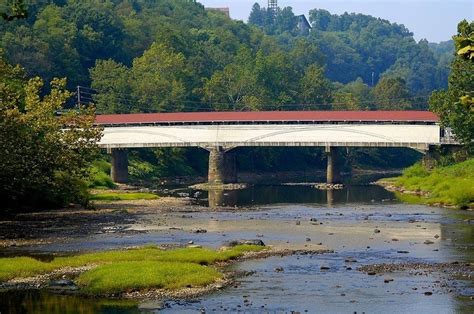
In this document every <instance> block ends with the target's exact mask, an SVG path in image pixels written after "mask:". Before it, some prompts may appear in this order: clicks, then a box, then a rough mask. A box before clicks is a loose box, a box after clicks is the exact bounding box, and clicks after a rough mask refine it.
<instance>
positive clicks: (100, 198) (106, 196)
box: [90, 192, 159, 202]
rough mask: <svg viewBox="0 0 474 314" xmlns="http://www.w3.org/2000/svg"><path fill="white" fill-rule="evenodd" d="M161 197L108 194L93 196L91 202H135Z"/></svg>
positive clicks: (138, 194) (135, 194)
mask: <svg viewBox="0 0 474 314" xmlns="http://www.w3.org/2000/svg"><path fill="white" fill-rule="evenodd" d="M158 198H159V196H158V195H156V194H153V193H121V192H107V193H99V194H91V196H90V200H91V201H109V202H111V201H133V200H155V199H158Z"/></svg>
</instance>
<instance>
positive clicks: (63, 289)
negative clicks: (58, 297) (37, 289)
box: [48, 279, 79, 293]
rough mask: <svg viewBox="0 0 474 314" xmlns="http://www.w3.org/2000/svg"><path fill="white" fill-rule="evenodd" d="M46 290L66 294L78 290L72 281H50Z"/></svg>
mask: <svg viewBox="0 0 474 314" xmlns="http://www.w3.org/2000/svg"><path fill="white" fill-rule="evenodd" d="M48 289H49V290H52V291H54V292H58V293H67V292H72V291H76V290H79V287H78V286H76V284H75V283H74V281H72V280H68V279H61V280H51V281H50V282H49V285H48Z"/></svg>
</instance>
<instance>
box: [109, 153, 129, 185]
mask: <svg viewBox="0 0 474 314" xmlns="http://www.w3.org/2000/svg"><path fill="white" fill-rule="evenodd" d="M110 176H111V177H112V181H114V182H115V183H128V154H127V150H126V149H112V167H111V168H110Z"/></svg>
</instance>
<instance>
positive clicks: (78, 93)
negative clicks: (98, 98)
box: [77, 85, 81, 108]
mask: <svg viewBox="0 0 474 314" xmlns="http://www.w3.org/2000/svg"><path fill="white" fill-rule="evenodd" d="M80 106H81V87H80V86H79V85H78V86H77V107H78V108H79V107H80Z"/></svg>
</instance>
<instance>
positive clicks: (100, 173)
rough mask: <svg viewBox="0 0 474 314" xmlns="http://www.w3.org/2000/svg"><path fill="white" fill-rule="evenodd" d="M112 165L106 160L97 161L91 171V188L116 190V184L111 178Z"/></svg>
mask: <svg viewBox="0 0 474 314" xmlns="http://www.w3.org/2000/svg"><path fill="white" fill-rule="evenodd" d="M110 168H111V165H110V163H109V162H107V161H105V160H96V161H94V162H93V163H92V167H91V170H90V179H89V187H90V188H114V187H115V184H114V182H113V181H112V178H111V177H110Z"/></svg>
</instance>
